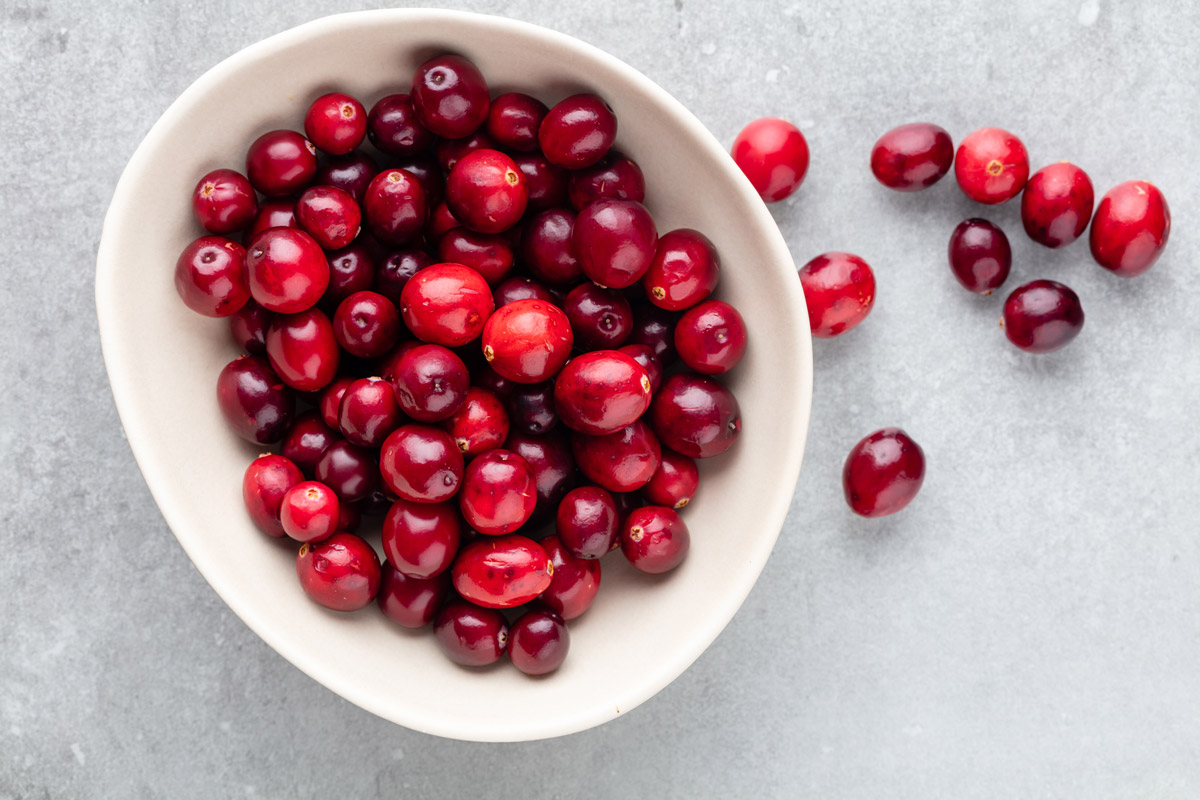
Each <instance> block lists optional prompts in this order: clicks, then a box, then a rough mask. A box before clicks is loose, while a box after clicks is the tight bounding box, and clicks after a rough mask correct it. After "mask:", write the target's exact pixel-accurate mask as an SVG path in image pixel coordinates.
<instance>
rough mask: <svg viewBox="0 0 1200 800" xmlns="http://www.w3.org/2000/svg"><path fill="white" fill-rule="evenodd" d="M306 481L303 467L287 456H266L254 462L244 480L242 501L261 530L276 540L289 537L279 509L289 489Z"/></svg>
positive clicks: (248, 468) (247, 470) (251, 463)
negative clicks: (281, 520)
mask: <svg viewBox="0 0 1200 800" xmlns="http://www.w3.org/2000/svg"><path fill="white" fill-rule="evenodd" d="M303 480H304V476H303V475H302V474H301V473H300V469H299V467H297V466H296V465H295V464H293V463H292V462H291V461H288V460H287V459H286V458H284V457H283V456H277V455H264V456H259V457H258V458H256V459H254V461H252V462H250V466H248V467H246V474H245V475H244V476H243V477H242V501H243V502H244V503H245V504H246V510H247V511H248V512H249V513H250V519H251V520H252V521H253V522H254V524H255V526H257V528H258V529H259V530H260V531H262V532H263V533H265V534H267V535H268V536H272V537H274V538H276V539H278V538H280V537H282V536H285V535H286V534H285V532H284V530H283V523H282V522H280V520H279V507H280V506H281V505H282V504H283V497H284V495H286V494H287V493H288V490H289V489H291V488H292V487H293V486H295V485H296V484H298V483H301V482H302V481H303Z"/></svg>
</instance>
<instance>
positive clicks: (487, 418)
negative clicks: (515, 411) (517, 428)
mask: <svg viewBox="0 0 1200 800" xmlns="http://www.w3.org/2000/svg"><path fill="white" fill-rule="evenodd" d="M442 427H443V428H445V429H446V432H447V433H449V434H450V436H451V437H453V439H454V443H455V444H457V445H458V449H459V450H461V451H462V452H463V455H464V456H477V455H479V454H480V453H486V452H487V451H488V450H494V449H495V448H497V447H500V446H501V445H503V444H504V440H505V439H507V438H508V413H507V412H506V411H505V410H504V403H502V402H500V398H499V397H497V396H496V395H495V394H494V393H493V392H490V391H488V390H487V389H481V388H479V387H478V386H472V387H470V388H469V389H467V394H466V399H465V400H464V401H463V403H462V405H461V406H459V407H458V410H457V411H455V412H454V413H453V414H451V415H450V417H449V418H447V419H446V421H445V422H443V423H442Z"/></svg>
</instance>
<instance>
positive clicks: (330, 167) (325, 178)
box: [313, 151, 379, 205]
mask: <svg viewBox="0 0 1200 800" xmlns="http://www.w3.org/2000/svg"><path fill="white" fill-rule="evenodd" d="M378 174H379V165H378V164H376V163H375V159H373V158H371V157H370V156H369V155H367V154H366V153H361V152H358V151H355V152H353V153H350V154H349V155H345V156H334V157H333V158H330V159H329V160H328V161H326V162H325V164H324V165H322V166H320V167H317V174H316V175H314V176H313V183H315V184H319V185H322V186H332V187H334V188H335V189H341V190H342V191H343V192H346V193H347V194H349V195H350V196H351V197H353V198H354V202H356V203H358V204H359V205H361V204H362V201H363V199H364V198H366V196H367V187H368V186H370V185H371V179H372V178H374V177H375V176H376V175H378Z"/></svg>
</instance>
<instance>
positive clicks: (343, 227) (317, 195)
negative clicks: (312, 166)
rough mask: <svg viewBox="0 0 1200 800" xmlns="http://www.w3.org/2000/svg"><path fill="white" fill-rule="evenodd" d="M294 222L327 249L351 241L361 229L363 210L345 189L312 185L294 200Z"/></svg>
mask: <svg viewBox="0 0 1200 800" xmlns="http://www.w3.org/2000/svg"><path fill="white" fill-rule="evenodd" d="M296 222H297V223H299V225H300V228H301V230H303V231H304V232H305V233H307V234H308V235H309V236H311V237H312V238H313V239H314V240H316V242H317V244H319V245H321V247H323V248H324V249H326V250H338V249H340V248H343V247H345V246H347V245H348V244H350V242H352V241H354V237H355V236H358V232H359V230H360V229H361V228H362V212H361V211H360V210H359V208H358V203H356V202H354V198H353V197H351V196H350V194H349V193H348V192H344V191H342V190H341V189H335V188H334V187H332V186H312V187H310V188H308V189H305V190H304V194H302V195H300V199H299V200H297V201H296Z"/></svg>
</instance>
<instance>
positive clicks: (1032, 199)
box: [1021, 161, 1096, 247]
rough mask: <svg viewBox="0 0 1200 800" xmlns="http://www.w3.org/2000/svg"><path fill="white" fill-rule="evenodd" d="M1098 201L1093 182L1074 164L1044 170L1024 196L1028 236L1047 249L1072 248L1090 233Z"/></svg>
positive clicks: (1027, 186) (1028, 185)
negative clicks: (1095, 204) (1089, 224)
mask: <svg viewBox="0 0 1200 800" xmlns="http://www.w3.org/2000/svg"><path fill="white" fill-rule="evenodd" d="M1095 199H1096V195H1095V192H1094V191H1093V190H1092V181H1091V179H1090V178H1088V176H1087V173H1086V172H1084V171H1083V170H1081V169H1080V168H1079V167H1077V166H1075V165H1074V164H1072V163H1071V162H1069V161H1059V162H1058V163H1057V164H1051V165H1050V166H1048V167H1042V168H1041V169H1039V170H1038V171H1037V172H1035V173H1033V175H1031V176H1030V178H1029V181H1028V182H1027V183H1026V184H1025V191H1024V192H1023V193H1022V194H1021V222H1022V223H1023V224H1024V225H1025V233H1027V234H1029V238H1030V239H1033V240H1034V241H1035V242H1037V243H1038V244H1042V245H1045V246H1046V247H1062V246H1063V245H1068V244H1070V243H1071V242H1073V241H1075V240H1076V239H1078V238H1079V237H1080V236H1082V235H1083V232H1084V231H1085V230H1087V226H1088V220H1090V219H1091V218H1092V204H1093V203H1094V202H1095Z"/></svg>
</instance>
